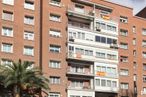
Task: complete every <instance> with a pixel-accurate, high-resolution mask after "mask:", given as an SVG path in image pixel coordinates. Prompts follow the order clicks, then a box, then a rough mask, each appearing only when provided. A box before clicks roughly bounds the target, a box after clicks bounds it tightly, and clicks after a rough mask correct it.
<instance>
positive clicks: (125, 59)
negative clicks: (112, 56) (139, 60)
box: [120, 56, 128, 62]
mask: <svg viewBox="0 0 146 97" xmlns="http://www.w3.org/2000/svg"><path fill="white" fill-rule="evenodd" d="M120 61H121V62H128V57H127V56H120Z"/></svg>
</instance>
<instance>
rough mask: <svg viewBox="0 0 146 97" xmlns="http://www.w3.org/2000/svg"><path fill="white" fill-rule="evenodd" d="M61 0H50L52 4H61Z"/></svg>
mask: <svg viewBox="0 0 146 97" xmlns="http://www.w3.org/2000/svg"><path fill="white" fill-rule="evenodd" d="M60 3H61V0H50V4H52V5H55V6H60Z"/></svg>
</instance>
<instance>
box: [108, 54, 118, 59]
mask: <svg viewBox="0 0 146 97" xmlns="http://www.w3.org/2000/svg"><path fill="white" fill-rule="evenodd" d="M107 59H109V60H116V59H117V56H116V55H113V54H107Z"/></svg>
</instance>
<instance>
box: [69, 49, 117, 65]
mask: <svg viewBox="0 0 146 97" xmlns="http://www.w3.org/2000/svg"><path fill="white" fill-rule="evenodd" d="M68 58H71V59H78V60H87V61H98V62H105V63H109V62H110V63H115V64H118V60H108V59H104V58H96V57H95V56H88V55H81V54H77V53H73V52H69V53H68Z"/></svg>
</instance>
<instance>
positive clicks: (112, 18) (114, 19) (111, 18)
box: [96, 13, 119, 23]
mask: <svg viewBox="0 0 146 97" xmlns="http://www.w3.org/2000/svg"><path fill="white" fill-rule="evenodd" d="M96 18H99V19H103V20H106V21H111V22H115V23H118V22H119V18H118V17H114V16H110V15H104V14H100V13H96Z"/></svg>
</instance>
